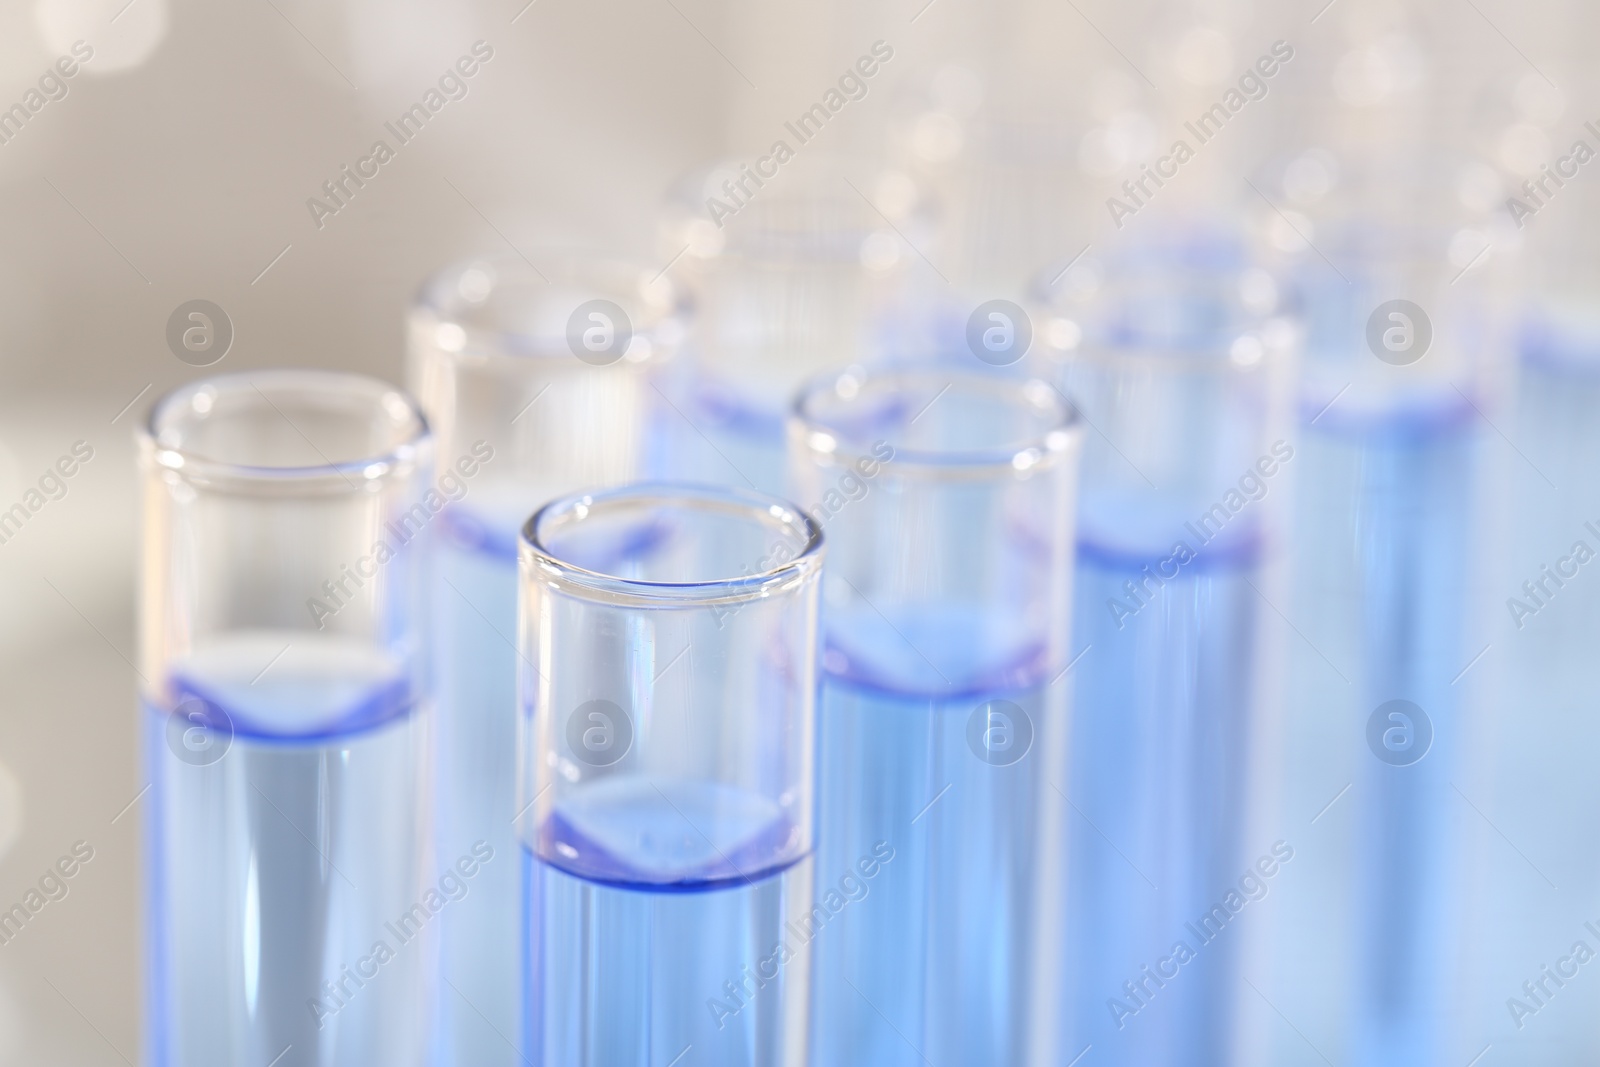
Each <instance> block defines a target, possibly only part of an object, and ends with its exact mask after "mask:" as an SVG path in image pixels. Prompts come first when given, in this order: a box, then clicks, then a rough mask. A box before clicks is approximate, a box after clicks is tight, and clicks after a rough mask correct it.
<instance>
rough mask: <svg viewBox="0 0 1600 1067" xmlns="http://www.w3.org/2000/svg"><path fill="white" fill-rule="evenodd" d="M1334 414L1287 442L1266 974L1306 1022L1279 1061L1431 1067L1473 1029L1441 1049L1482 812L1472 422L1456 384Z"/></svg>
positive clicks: (1273, 993)
mask: <svg viewBox="0 0 1600 1067" xmlns="http://www.w3.org/2000/svg"><path fill="white" fill-rule="evenodd" d="M1338 416H1339V409H1338V408H1337V407H1336V408H1334V409H1332V410H1331V411H1329V412H1328V414H1327V415H1326V416H1324V417H1323V418H1322V419H1320V420H1319V422H1318V423H1317V425H1316V426H1315V427H1314V428H1311V429H1310V430H1309V431H1307V432H1306V433H1304V435H1303V447H1301V448H1300V450H1299V454H1300V457H1301V458H1300V459H1299V460H1297V462H1302V463H1303V467H1302V469H1301V471H1300V479H1301V480H1300V483H1299V489H1298V502H1297V516H1296V527H1295V532H1296V537H1295V548H1294V551H1295V556H1296V559H1295V562H1294V565H1293V605H1294V606H1293V608H1292V614H1293V617H1294V618H1295V619H1296V621H1297V623H1298V624H1299V626H1300V629H1301V632H1302V634H1303V635H1304V640H1303V641H1300V642H1298V643H1296V644H1295V645H1292V646H1291V657H1290V675H1289V682H1290V685H1289V693H1288V699H1289V707H1290V709H1291V714H1290V716H1289V718H1288V724H1289V729H1288V732H1287V741H1288V760H1289V762H1288V768H1287V773H1286V774H1285V776H1284V797H1285V805H1286V811H1287V812H1288V813H1289V815H1288V817H1289V818H1292V819H1296V820H1299V821H1301V825H1303V826H1305V829H1304V830H1303V831H1301V833H1302V834H1303V835H1304V837H1305V840H1306V842H1307V847H1306V848H1304V849H1301V850H1300V855H1301V857H1302V859H1300V860H1297V861H1296V862H1297V863H1303V864H1304V866H1303V867H1302V868H1301V869H1300V870H1299V871H1298V872H1297V873H1298V874H1299V875H1300V876H1301V882H1300V888H1299V889H1297V891H1296V893H1295V894H1294V895H1292V896H1287V897H1285V899H1284V900H1283V902H1282V903H1283V905H1284V912H1283V915H1282V922H1281V936H1280V937H1279V938H1278V939H1277V943H1276V945H1275V953H1276V956H1277V960H1276V963H1275V969H1276V973H1275V974H1274V975H1273V977H1272V979H1271V984H1269V985H1267V986H1263V987H1262V989H1263V992H1264V993H1265V994H1266V995H1267V996H1269V997H1271V998H1272V1000H1273V1003H1274V1004H1275V1005H1276V1006H1277V1008H1278V1009H1279V1010H1281V1011H1283V1012H1284V1013H1285V1014H1286V1015H1288V1016H1289V1017H1291V1018H1293V1019H1295V1020H1296V1024H1297V1026H1298V1027H1299V1028H1300V1030H1301V1031H1302V1032H1303V1033H1304V1034H1305V1039H1301V1038H1300V1037H1297V1036H1295V1035H1293V1034H1287V1035H1284V1034H1279V1035H1278V1037H1277V1039H1276V1041H1275V1044H1274V1050H1275V1051H1274V1054H1273V1056H1272V1061H1273V1062H1275V1063H1280V1062H1281V1063H1294V1064H1301V1063H1304V1064H1310V1063H1316V1062H1321V1056H1325V1057H1328V1058H1331V1059H1332V1060H1334V1061H1335V1062H1343V1063H1350V1064H1353V1065H1357V1067H1378V1065H1396V1067H1398V1065H1402V1064H1405V1065H1423V1067H1432V1065H1436V1064H1448V1063H1451V1062H1454V1061H1455V1058H1456V1057H1455V1053H1456V1052H1459V1051H1462V1050H1463V1049H1465V1046H1466V1043H1467V1039H1466V1038H1464V1037H1463V1038H1462V1043H1461V1044H1460V1045H1459V1046H1456V1047H1455V1048H1454V1049H1453V1050H1452V1048H1451V1042H1453V1041H1455V1040H1456V1037H1455V1036H1454V1035H1456V1034H1459V1033H1460V1031H1461V1027H1460V1026H1459V1025H1458V1020H1454V1019H1452V1018H1451V1016H1450V1014H1449V1011H1450V1005H1451V1004H1452V1003H1453V1002H1456V998H1457V997H1458V996H1459V993H1460V989H1459V984H1458V978H1459V975H1460V968H1459V960H1460V958H1461V957H1460V955H1459V953H1460V952H1461V951H1462V950H1464V949H1468V948H1469V946H1468V945H1467V944H1465V943H1464V942H1463V940H1462V939H1461V938H1460V937H1459V936H1458V926H1457V924H1458V922H1459V916H1460V910H1459V908H1460V903H1461V894H1460V889H1459V887H1460V884H1461V882H1460V879H1461V868H1460V867H1459V866H1458V863H1459V858H1460V857H1459V853H1458V851H1457V844H1458V834H1459V832H1460V829H1461V828H1462V827H1463V826H1464V825H1465V822H1464V820H1474V819H1479V818H1480V816H1479V815H1478V814H1476V813H1474V812H1473V811H1472V809H1471V807H1470V806H1469V805H1468V804H1467V802H1466V801H1465V800H1463V798H1462V794H1461V793H1459V792H1458V790H1459V789H1466V790H1467V791H1468V792H1470V791H1471V790H1472V786H1471V783H1470V781H1468V780H1467V779H1466V778H1465V777H1464V776H1463V773H1462V771H1463V765H1462V763H1461V762H1460V761H1461V759H1462V755H1463V748H1462V741H1463V736H1462V728H1463V722H1462V713H1463V709H1464V707H1465V706H1466V700H1467V696H1468V694H1469V692H1470V691H1471V690H1472V689H1473V688H1474V687H1476V686H1478V685H1480V684H1481V683H1482V679H1483V677H1484V676H1483V675H1481V674H1476V672H1477V671H1480V670H1482V669H1483V668H1484V667H1485V666H1488V663H1487V661H1485V662H1480V663H1478V664H1477V665H1476V666H1475V667H1474V668H1473V671H1472V672H1468V673H1466V674H1463V671H1464V670H1465V669H1466V668H1467V666H1468V664H1469V663H1470V661H1471V660H1472V659H1473V657H1474V656H1475V655H1476V653H1477V652H1478V651H1479V650H1480V649H1481V647H1482V645H1483V644H1484V643H1486V639H1485V640H1481V641H1480V640H1472V639H1470V638H1469V634H1470V633H1471V632H1472V629H1473V626H1472V623H1471V622H1470V621H1469V620H1470V613H1469V607H1470V599H1469V596H1468V590H1469V585H1470V584H1471V582H1472V580H1473V568H1472V567H1471V565H1470V560H1471V559H1472V553H1473V551H1474V547H1473V546H1474V543H1475V542H1476V541H1477V539H1478V535H1479V526H1478V524H1477V522H1476V521H1475V506H1476V505H1475V502H1474V482H1475V478H1476V467H1477V459H1476V450H1477V440H1478V436H1479V432H1480V431H1479V427H1478V426H1477V415H1476V413H1475V412H1473V411H1472V409H1471V408H1470V407H1468V406H1467V404H1466V403H1465V402H1464V401H1462V400H1458V399H1456V398H1455V397H1454V396H1453V395H1452V396H1451V397H1450V398H1449V402H1448V403H1445V404H1441V405H1440V406H1438V407H1436V408H1433V409H1430V410H1417V411H1398V412H1394V413H1390V414H1386V415H1382V416H1373V417H1362V418H1349V419H1344V420H1341V419H1340V418H1338ZM1493 654H1494V653H1492V652H1491V653H1490V655H1491V656H1492V655H1493ZM1458 679H1459V681H1458ZM1394 699H1403V700H1409V701H1412V702H1414V703H1415V704H1416V705H1417V706H1419V707H1420V708H1421V709H1422V710H1423V712H1424V713H1425V714H1426V715H1427V717H1428V719H1429V720H1430V721H1431V723H1432V729H1433V739H1432V744H1431V747H1430V748H1429V750H1428V752H1427V754H1426V755H1425V756H1423V757H1422V758H1421V759H1420V761H1418V762H1416V763H1414V764H1412V765H1410V766H1391V765H1389V764H1386V763H1384V762H1382V761H1380V760H1379V759H1378V758H1377V757H1376V756H1375V755H1374V753H1373V752H1372V751H1371V749H1370V746H1369V744H1368V741H1367V738H1366V728H1367V723H1368V719H1369V717H1370V716H1371V715H1372V713H1373V712H1374V710H1376V709H1377V708H1378V706H1379V705H1381V704H1383V703H1384V702H1386V701H1389V700H1394ZM1346 786H1348V787H1349V791H1348V793H1346V794H1345V795H1344V796H1343V797H1342V799H1339V800H1338V801H1337V803H1335V804H1333V805H1332V806H1331V807H1329V808H1328V810H1327V811H1326V812H1325V813H1323V814H1320V815H1317V813H1318V812H1319V810H1320V809H1322V808H1323V807H1324V806H1325V805H1329V804H1330V802H1332V801H1333V800H1334V798H1335V797H1336V796H1337V795H1339V794H1340V793H1341V791H1342V790H1344V789H1345V787H1346ZM1478 803H1479V804H1480V805H1481V804H1482V803H1483V801H1482V800H1481V798H1480V799H1479V800H1478ZM1313 815H1317V822H1316V823H1315V824H1314V825H1311V824H1310V819H1311V817H1312V816H1313ZM1307 960H1317V961H1318V966H1317V967H1315V968H1309V967H1307V966H1306V962H1305V961H1307ZM1503 995H1504V994H1503ZM1501 1010H1503V1004H1502V1009H1501ZM1308 1041H1309V1043H1310V1044H1311V1045H1313V1046H1315V1049H1316V1050H1317V1051H1316V1052H1313V1051H1312V1049H1311V1048H1308V1047H1307V1042H1308ZM1481 1049H1482V1043H1478V1044H1476V1045H1475V1047H1473V1048H1471V1049H1469V1050H1466V1051H1465V1055H1464V1056H1463V1057H1462V1062H1465V1061H1466V1060H1467V1059H1470V1058H1471V1057H1472V1056H1473V1055H1475V1054H1477V1052H1479V1051H1481ZM1319 1052H1320V1054H1321V1056H1319V1055H1318V1053H1319Z"/></svg>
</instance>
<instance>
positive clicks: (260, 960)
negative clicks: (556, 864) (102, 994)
mask: <svg viewBox="0 0 1600 1067" xmlns="http://www.w3.org/2000/svg"><path fill="white" fill-rule="evenodd" d="M139 453H140V466H141V470H142V476H143V482H144V544H143V555H142V562H141V587H142V594H141V607H140V659H139V663H140V678H141V698H142V703H143V716H144V767H145V773H146V775H148V782H149V788H150V791H149V793H148V795H147V796H146V797H145V800H144V806H143V807H144V814H145V843H146V859H145V874H146V879H145V907H146V917H147V924H146V965H147V974H146V997H147V1007H146V1016H147V1026H146V1040H147V1049H146V1062H148V1063H151V1064H161V1065H164V1067H167V1065H170V1067H185V1065H192V1067H212V1065H214V1064H219V1063H262V1064H265V1063H269V1062H271V1061H272V1060H273V1059H274V1057H278V1056H283V1055H285V1054H286V1050H288V1049H293V1052H292V1053H289V1055H292V1056H293V1057H294V1059H293V1060H289V1061H287V1062H293V1063H303V1064H325V1065H335V1064H348V1065H356V1064H371V1063H394V1064H415V1063H421V1062H422V1060H423V1055H424V1047H425V1034H424V1033H423V1029H422V1018H423V1014H422V1008H423V1003H424V995H425V990H426V987H427V982H428V975H429V974H430V967H431V958H432V956H431V950H430V947H429V946H430V941H431V939H432V937H433V936H434V934H435V932H436V930H437V921H436V920H435V919H434V915H435V913H436V912H437V911H438V910H440V908H441V907H442V906H443V903H444V902H445V901H444V898H441V896H440V893H439V891H438V890H437V889H435V888H433V887H434V886H435V884H436V883H438V881H439V879H440V874H439V872H438V871H435V870H433V868H432V861H431V859H430V857H429V854H428V848H427V844H428V826H429V821H428V820H429V809H430V806H431V792H430V789H429V785H428V777H427V774H426V770H425V756H426V753H425V745H426V741H427V734H428V720H429V715H428V712H427V706H426V701H425V693H426V691H427V682H428V679H427V671H426V649H425V647H424V642H423V636H422V633H421V630H420V626H421V623H422V620H423V618H424V617H425V612H424V610H423V608H424V597H425V585H426V583H425V569H426V561H427V556H426V553H427V544H428V541H429V538H430V537H431V535H432V533H433V529H434V526H435V521H434V520H435V515H436V511H437V509H436V508H435V507H434V506H433V501H434V500H435V499H436V494H434V493H433V490H432V489H431V488H430V487H429V483H430V480H431V478H432V454H433V453H432V441H431V438H430V436H429V431H428V426H427V423H426V421H425V420H424V418H423V416H422V414H421V412H420V411H419V410H418V409H417V407H416V406H415V405H414V404H413V403H412V401H411V400H410V399H409V398H408V397H406V396H405V394H403V393H401V392H400V391H398V390H397V389H395V388H394V387H392V386H389V385H386V384H384V383H382V382H378V381H374V380H372V379H369V378H361V377H355V376H350V375H343V374H332V373H325V372H321V371H261V372H252V373H249V374H239V375H230V376H224V377H217V378H211V379H206V380H203V381H199V382H196V383H193V384H190V385H187V386H184V387H183V388H181V389H179V390H177V391H176V392H173V393H171V394H169V395H168V396H167V397H166V398H164V399H163V400H161V401H160V402H158V403H157V404H156V405H155V408H154V410H153V411H152V413H151V415H150V418H149V422H148V424H147V426H146V427H145V428H144V429H143V431H142V432H141V433H140V435H139ZM452 858H453V857H452ZM510 862H511V857H510V856H504V857H502V858H501V863H502V864H509V863H510ZM447 895H448V896H454V894H453V893H448V891H447Z"/></svg>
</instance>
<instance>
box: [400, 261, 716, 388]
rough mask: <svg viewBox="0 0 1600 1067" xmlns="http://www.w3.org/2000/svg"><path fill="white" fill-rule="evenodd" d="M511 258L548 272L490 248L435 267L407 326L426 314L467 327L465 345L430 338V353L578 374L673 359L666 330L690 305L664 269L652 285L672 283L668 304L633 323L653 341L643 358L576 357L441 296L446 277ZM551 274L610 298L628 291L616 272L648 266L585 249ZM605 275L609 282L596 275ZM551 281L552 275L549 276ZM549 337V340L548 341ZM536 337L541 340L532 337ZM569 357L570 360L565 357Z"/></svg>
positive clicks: (673, 341)
mask: <svg viewBox="0 0 1600 1067" xmlns="http://www.w3.org/2000/svg"><path fill="white" fill-rule="evenodd" d="M480 264H488V265H491V266H493V265H496V264H508V265H511V266H512V267H514V268H515V269H516V270H518V271H521V270H523V269H524V268H526V269H529V270H532V271H533V272H534V273H536V274H538V275H540V276H541V277H543V276H544V275H545V272H544V271H541V270H539V268H537V267H534V266H533V264H532V263H530V262H528V261H527V260H526V259H525V258H524V257H522V256H520V255H517V254H513V253H509V252H506V253H491V254H486V255H481V256H469V257H467V258H465V259H460V260H456V261H455V262H452V263H450V264H448V265H446V266H444V267H441V268H440V269H438V270H436V271H434V272H433V273H432V274H430V275H428V277H427V278H426V279H424V280H423V282H422V284H421V285H420V286H418V288H417V292H416V295H415V296H414V297H413V298H412V301H411V304H410V307H409V308H408V309H407V312H406V325H407V328H408V330H414V329H415V328H416V327H417V326H419V325H423V324H424V322H423V320H424V319H431V320H432V325H434V326H435V328H437V327H438V326H439V325H442V324H445V323H451V324H454V325H456V326H458V327H460V328H461V330H462V332H463V341H462V346H461V347H460V348H459V349H449V348H445V347H443V346H441V345H438V344H435V343H430V344H429V345H428V351H427V353H426V354H427V355H430V356H433V357H435V358H441V359H445V360H449V361H451V362H456V363H463V364H473V365H483V366H492V367H500V368H512V367H517V366H526V365H527V364H528V363H530V362H533V361H538V363H539V365H540V370H541V372H545V371H549V370H551V369H556V370H561V369H565V370H567V371H569V372H571V373H573V374H581V373H585V372H588V373H603V372H605V371H608V370H611V369H613V368H621V367H626V368H648V367H654V366H657V365H659V364H661V363H665V362H667V361H669V360H671V359H672V358H673V357H674V356H675V355H676V354H677V351H678V349H679V348H680V347H681V342H682V338H681V337H676V338H674V337H670V336H666V335H665V333H666V332H669V331H671V329H672V327H670V326H668V327H667V331H663V329H662V327H663V326H665V325H666V324H668V323H676V324H677V327H678V332H680V333H681V332H683V331H684V330H685V329H686V323H685V321H684V320H685V318H686V311H685V309H684V294H683V292H682V288H681V286H679V285H678V284H677V283H676V282H675V281H674V280H673V279H672V277H671V275H670V273H668V272H665V271H663V272H661V273H660V274H658V275H657V276H656V277H655V278H654V279H653V280H651V281H650V282H649V283H648V284H649V285H651V286H655V285H664V286H666V287H667V290H666V291H667V299H666V301H665V302H664V306H665V307H666V308H667V310H665V311H664V312H662V314H661V315H660V316H659V317H658V318H653V319H651V320H649V322H648V324H647V326H646V325H642V324H633V325H634V327H635V334H636V335H644V336H646V337H647V338H648V339H649V340H650V342H651V344H650V351H649V352H648V353H646V354H644V355H643V356H641V357H639V358H632V357H628V356H624V357H623V358H622V359H619V360H618V361H617V362H615V363H612V364H607V365H603V366H597V365H593V364H589V363H584V362H583V361H581V360H579V359H577V358H576V357H575V356H574V355H573V353H572V351H571V350H570V349H569V348H568V347H567V346H566V345H565V344H564V343H559V342H556V341H553V340H550V339H548V338H545V339H539V338H538V335H535V334H530V333H528V332H527V331H522V330H514V329H495V328H488V327H483V326H469V325H467V324H466V323H464V322H463V321H462V315H461V314H460V312H459V308H457V307H455V306H452V305H450V304H449V303H448V302H446V301H443V300H441V299H439V294H438V289H439V287H440V285H441V283H443V282H444V281H445V280H446V279H448V278H452V277H459V276H460V275H461V274H463V273H465V272H466V271H467V270H468V269H469V268H471V267H473V266H476V265H480ZM546 266H547V269H548V272H549V274H550V275H554V276H558V277H565V278H566V279H568V280H569V281H574V282H575V284H578V285H586V286H588V287H590V288H592V289H594V291H595V293H596V295H597V296H605V297H607V298H611V297H616V296H620V295H625V294H624V293H623V292H622V289H621V288H620V287H617V286H614V285H612V284H611V279H612V278H621V277H627V276H630V275H632V276H637V277H640V278H642V277H644V276H645V275H647V274H648V273H649V271H648V269H647V268H645V267H643V266H641V265H639V264H637V263H633V262H630V261H628V260H625V259H621V258H614V257H610V256H605V255H600V254H586V253H578V252H574V253H571V254H569V255H565V256H560V257H556V259H555V260H554V261H553V262H552V263H550V264H547V265H546ZM601 277H605V278H606V279H607V280H606V281H604V282H598V281H595V279H597V278H601ZM545 280H546V281H548V280H549V279H548V278H545ZM546 341H548V342H549V343H545V342H546ZM517 342H520V344H519V343H517ZM530 342H536V343H530ZM563 361H567V362H565V363H564V362H563Z"/></svg>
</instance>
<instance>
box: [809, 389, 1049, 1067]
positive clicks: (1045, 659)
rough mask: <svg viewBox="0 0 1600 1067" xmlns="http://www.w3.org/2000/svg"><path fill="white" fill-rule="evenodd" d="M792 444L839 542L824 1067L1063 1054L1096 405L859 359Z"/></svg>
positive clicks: (826, 784) (822, 841)
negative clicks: (1073, 773) (1090, 427)
mask: <svg viewBox="0 0 1600 1067" xmlns="http://www.w3.org/2000/svg"><path fill="white" fill-rule="evenodd" d="M789 441H790V478H791V485H792V487H793V490H794V492H795V493H796V494H797V495H798V497H799V499H801V500H803V501H806V502H808V503H809V504H810V506H811V513H812V515H813V517H814V518H816V519H817V520H818V521H819V522H821V523H823V524H824V527H825V529H826V531H827V536H828V539H829V560H828V570H827V573H826V574H825V576H824V579H823V582H824V589H825V600H826V604H827V618H826V637H825V643H824V644H825V652H824V667H825V678H824V689H823V711H822V723H821V730H820V734H819V738H820V740H819V754H818V761H819V762H818V766H819V767H820V770H821V773H820V775H819V786H818V788H819V791H820V796H819V808H818V810H819V827H818V853H817V855H818V861H817V866H816V886H817V888H816V892H817V897H818V899H819V901H823V902H825V903H827V905H828V908H829V911H828V912H827V913H825V914H819V916H818V919H817V921H816V923H815V927H816V928H815V929H813V930H811V932H810V936H811V937H812V938H813V939H814V940H813V942H812V943H813V948H814V951H815V960H816V967H817V972H816V978H815V984H814V990H815V993H814V995H815V998H816V1007H815V1020H814V1025H813V1052H814V1057H813V1060H812V1062H813V1063H815V1064H818V1065H819V1067H820V1065H825V1064H837V1063H871V1064H874V1065H877V1067H900V1065H906V1067H910V1065H913V1064H917V1065H927V1064H932V1065H935V1067H945V1065H951V1067H955V1065H958V1064H959V1065H967V1064H977V1063H986V1064H987V1063H994V1064H999V1063H1006V1064H1039V1065H1043V1064H1054V1065H1060V1064H1065V1063H1066V1062H1067V1061H1068V1060H1070V1059H1071V1053H1072V1052H1075V1051H1076V1050H1071V1051H1068V1050H1067V1049H1066V1048H1065V1046H1064V1045H1063V1044H1062V1041H1061V1037H1060V1035H1059V1033H1058V1032H1057V1028H1056V1020H1057V1018H1058V1015H1059V1012H1058V1007H1057V1005H1058V1000H1059V997H1060V995H1061V979H1062V970H1063V956H1062V952H1061V943H1060V938H1061V933H1060V926H1061V919H1062V913H1063V911H1064V897H1063V894H1064V885H1063V882H1064V872H1063V870H1062V860H1063V859H1064V852H1065V846H1064V841H1063V837H1064V833H1065V825H1064V824H1065V819H1066V816H1065V808H1066V800H1065V797H1064V795H1063V792H1062V791H1063V790H1065V789H1066V788H1067V786H1068V782H1067V766H1066V761H1067V750H1066V742H1067V735H1066V725H1067V724H1066V721H1065V720H1066V710H1067V706H1066V699H1065V691H1066V685H1065V684H1064V683H1062V677H1063V674H1064V671H1065V668H1066V666H1067V661H1068V652H1067V641H1068V621H1069V619H1068V610H1067V605H1068V596H1069V586H1070V582H1071V570H1072V522H1073V494H1074V489H1075V483H1076V475H1077V460H1078V449H1079V445H1080V441H1081V438H1080V432H1079V429H1078V424H1077V422H1076V416H1075V414H1074V413H1073V411H1072V409H1071V406H1070V405H1069V404H1068V403H1067V402H1066V401H1065V399H1064V398H1063V397H1062V396H1061V395H1060V394H1059V393H1058V392H1056V391H1055V390H1054V389H1053V388H1051V387H1050V386H1048V385H1046V384H1044V383H1042V382H1037V381H1028V380H1023V379H1010V378H990V377H983V376H978V375H974V374H970V373H965V372H956V371H952V372H941V371H938V370H932V369H929V370H923V371H909V370H908V371H903V372H889V371H885V372H882V373H869V372H867V371H862V370H850V371H846V372H844V373H842V374H839V375H835V376H832V377H830V378H827V379H823V380H821V381H819V382H817V383H814V384H812V385H811V386H809V387H808V388H807V389H806V390H804V391H803V392H802V393H801V394H800V396H799V397H798V399H797V400H796V401H795V406H794V415H793V417H792V418H791V420H790V429H789Z"/></svg>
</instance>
